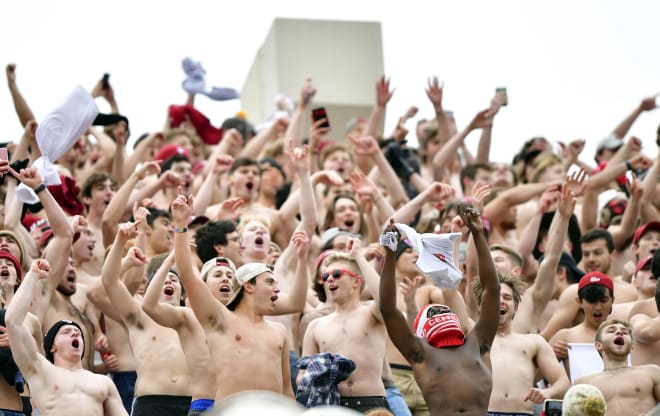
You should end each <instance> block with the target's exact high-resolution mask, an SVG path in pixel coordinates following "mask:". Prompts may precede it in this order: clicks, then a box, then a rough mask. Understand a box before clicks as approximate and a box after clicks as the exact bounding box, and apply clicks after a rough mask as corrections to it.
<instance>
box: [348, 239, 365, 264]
mask: <svg viewBox="0 0 660 416" xmlns="http://www.w3.org/2000/svg"><path fill="white" fill-rule="evenodd" d="M361 250H362V241H360V239H359V238H355V237H350V238H349V239H348V242H347V243H346V251H348V253H349V254H350V255H351V256H353V258H354V259H355V258H357V257H358V256H360V255H361V254H362V253H361Z"/></svg>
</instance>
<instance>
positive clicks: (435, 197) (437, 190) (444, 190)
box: [425, 182, 456, 202]
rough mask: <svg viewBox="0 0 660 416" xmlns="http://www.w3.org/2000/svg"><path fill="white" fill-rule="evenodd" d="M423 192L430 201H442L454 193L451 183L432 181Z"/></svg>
mask: <svg viewBox="0 0 660 416" xmlns="http://www.w3.org/2000/svg"><path fill="white" fill-rule="evenodd" d="M425 192H426V196H427V199H428V200H429V201H432V202H442V201H444V200H446V199H448V198H451V197H452V196H454V194H456V191H455V190H454V188H453V187H452V186H451V185H447V184H446V183H442V182H433V183H432V184H431V186H429V187H428V188H426V191H425Z"/></svg>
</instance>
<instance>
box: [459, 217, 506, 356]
mask: <svg viewBox="0 0 660 416" xmlns="http://www.w3.org/2000/svg"><path fill="white" fill-rule="evenodd" d="M459 215H460V216H461V220H463V223H464V224H465V225H466V226H467V227H468V228H469V229H470V233H471V234H472V239H473V240H474V244H475V247H476V250H477V255H478V257H479V281H480V282H481V287H482V288H483V295H482V298H481V311H480V314H479V319H477V322H476V323H475V325H474V328H473V329H472V331H471V332H470V334H469V335H468V336H470V335H472V333H474V334H475V335H476V336H477V337H478V340H479V345H480V349H481V351H482V352H484V351H488V350H490V346H491V345H492V343H493V339H494V338H495V332H496V331H497V325H498V323H499V316H500V314H499V310H500V281H499V279H498V277H497V272H496V271H495V265H494V264H493V258H492V257H491V255H490V250H489V248H488V241H486V235H485V234H484V226H483V224H482V223H481V215H480V213H479V211H477V210H475V209H473V208H470V207H464V208H463V209H461V210H460V211H459Z"/></svg>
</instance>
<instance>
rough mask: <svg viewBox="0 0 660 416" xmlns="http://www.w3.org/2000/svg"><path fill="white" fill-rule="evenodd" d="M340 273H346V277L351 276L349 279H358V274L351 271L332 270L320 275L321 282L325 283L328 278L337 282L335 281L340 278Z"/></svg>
mask: <svg viewBox="0 0 660 416" xmlns="http://www.w3.org/2000/svg"><path fill="white" fill-rule="evenodd" d="M342 273H346V274H347V275H349V276H351V277H360V275H359V274H357V273H355V272H352V271H350V270H346V269H334V270H331V271H329V272H325V273H323V274H322V275H321V280H323V281H324V282H327V281H328V279H329V278H330V276H332V278H333V279H335V280H337V279H339V278H340V277H341V275H342Z"/></svg>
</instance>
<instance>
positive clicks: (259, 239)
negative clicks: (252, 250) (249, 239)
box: [254, 237, 264, 246]
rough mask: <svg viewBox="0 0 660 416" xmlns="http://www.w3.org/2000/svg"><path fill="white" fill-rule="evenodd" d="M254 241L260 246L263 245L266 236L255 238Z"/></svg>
mask: <svg viewBox="0 0 660 416" xmlns="http://www.w3.org/2000/svg"><path fill="white" fill-rule="evenodd" d="M254 243H255V244H256V245H258V246H261V245H263V244H264V238H263V237H257V238H255V239H254Z"/></svg>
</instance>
